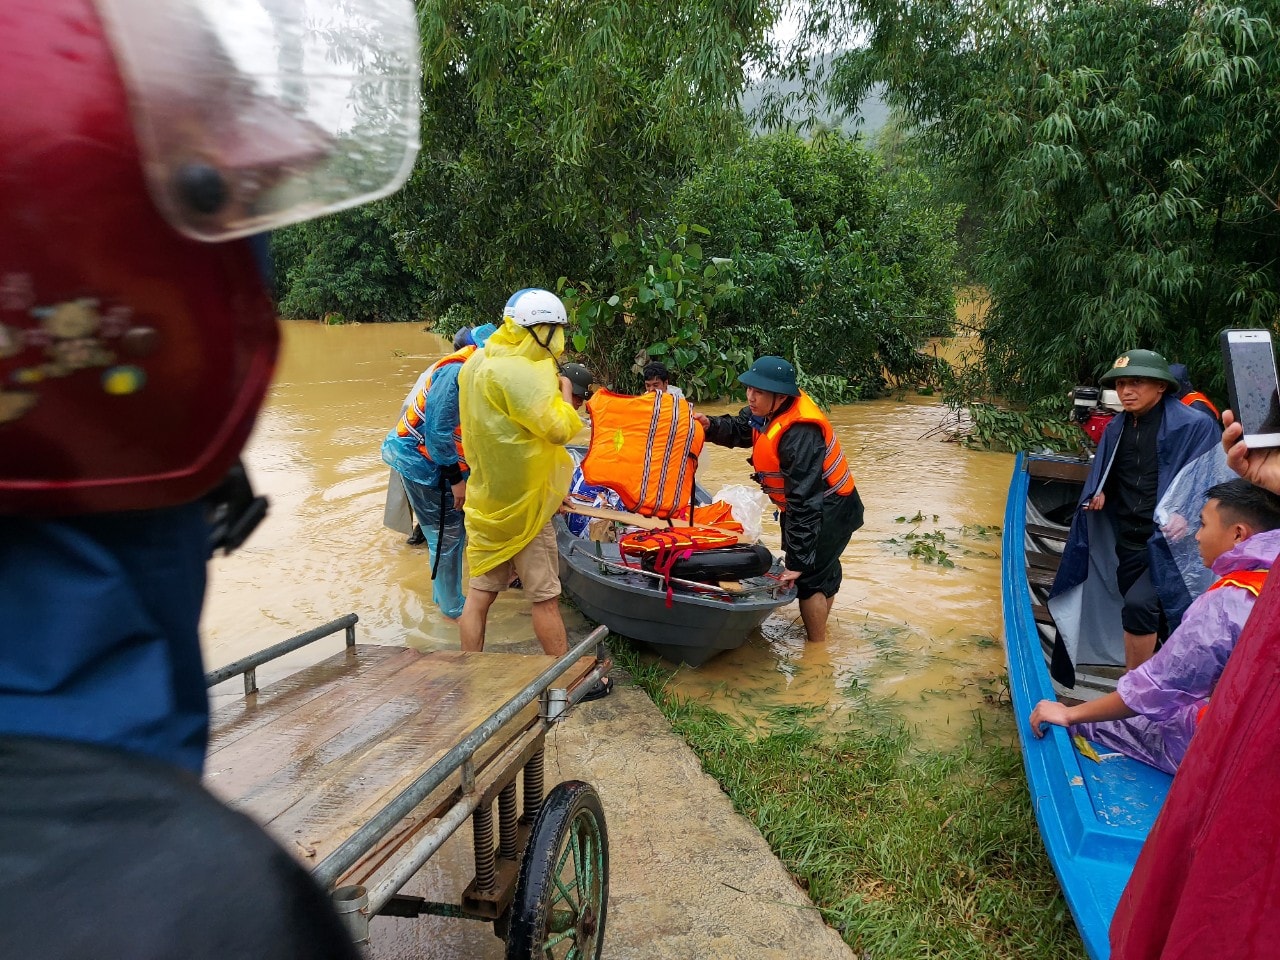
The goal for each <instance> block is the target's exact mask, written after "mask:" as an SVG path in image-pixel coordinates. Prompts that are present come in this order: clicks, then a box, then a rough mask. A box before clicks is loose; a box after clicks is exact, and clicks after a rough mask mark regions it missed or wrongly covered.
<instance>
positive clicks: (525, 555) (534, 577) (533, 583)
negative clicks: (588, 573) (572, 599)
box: [470, 520, 560, 603]
mask: <svg viewBox="0 0 1280 960" xmlns="http://www.w3.org/2000/svg"><path fill="white" fill-rule="evenodd" d="M513 573H514V574H515V575H516V576H518V577H519V578H520V582H521V583H522V584H523V585H524V595H525V596H526V597H528V598H529V600H530V601H531V602H533V603H541V602H542V601H543V600H552V599H554V598H556V597H558V596H560V552H559V551H558V550H557V549H556V532H555V530H554V529H553V528H552V526H551V521H549V520H548V521H547V524H546V526H544V527H543V528H542V529H541V530H539V531H538V533H537V535H536V536H535V537H534V538H533V539H532V540H530V541H529V542H528V543H527V544H525V547H524V549H523V550H521V551H520V552H519V553H517V554H516V555H515V556H514V557H512V558H511V559H510V560H507V561H505V562H503V563H500V564H498V565H497V566H496V567H494V568H493V569H492V570H490V571H489V572H488V573H485V574H483V575H482V576H479V577H472V578H471V582H470V587H471V589H472V590H484V591H485V592H486V593H501V592H502V591H503V590H505V589H507V587H508V586H510V584H511V577H512V574H513Z"/></svg>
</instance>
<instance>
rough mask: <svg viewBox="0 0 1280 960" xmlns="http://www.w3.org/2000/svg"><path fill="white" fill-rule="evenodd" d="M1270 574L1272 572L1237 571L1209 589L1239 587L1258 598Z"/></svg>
mask: <svg viewBox="0 0 1280 960" xmlns="http://www.w3.org/2000/svg"><path fill="white" fill-rule="evenodd" d="M1270 572H1271V571H1270V570H1237V571H1236V572H1235V573H1228V574H1227V575H1226V576H1225V577H1223V578H1222V579H1221V580H1219V581H1218V582H1217V583H1215V584H1214V585H1213V586H1212V587H1210V588H1209V589H1210V590H1217V589H1218V588H1219V587H1239V588H1240V589H1241V590H1248V591H1249V592H1250V593H1252V594H1253V595H1254V596H1255V597H1257V596H1259V595H1260V594H1261V593H1262V585H1263V584H1264V583H1265V582H1266V580H1267V574H1268V573H1270ZM1206 592H1207V591H1206Z"/></svg>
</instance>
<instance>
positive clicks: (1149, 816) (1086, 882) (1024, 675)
mask: <svg viewBox="0 0 1280 960" xmlns="http://www.w3.org/2000/svg"><path fill="white" fill-rule="evenodd" d="M1028 460H1029V458H1028V457H1026V455H1024V454H1019V456H1018V460H1017V463H1016V465H1015V466H1014V471H1013V478H1012V480H1011V481H1010V484H1009V498H1008V502H1007V504H1006V507H1005V525H1004V532H1003V543H1002V558H1001V595H1002V601H1003V609H1004V631H1005V654H1006V657H1007V660H1008V667H1009V691H1010V696H1011V699H1012V701H1013V713H1014V717H1015V719H1016V722H1017V729H1018V738H1019V740H1020V741H1021V743H1022V762H1023V767H1024V769H1025V770H1026V775H1027V785H1028V788H1029V789H1030V792H1031V803H1032V807H1033V809H1034V811H1035V817H1036V822H1037V824H1038V825H1039V828H1040V836H1041V838H1042V840H1043V841H1044V846H1045V850H1046V851H1047V852H1048V854H1049V859H1050V861H1051V862H1052V864H1053V869H1054V871H1055V873H1056V874H1057V876H1058V881H1059V883H1060V884H1061V886H1062V892H1063V894H1064V896H1065V897H1066V901H1067V905H1068V906H1069V907H1070V909H1071V914H1072V916H1073V917H1074V919H1075V922H1076V927H1077V929H1079V931H1080V936H1081V939H1082V940H1083V941H1084V945H1085V949H1086V951H1087V952H1088V954H1089V956H1090V958H1092V960H1106V958H1108V957H1110V955H1111V948H1110V942H1109V939H1108V932H1109V928H1110V925H1111V917H1112V914H1114V912H1115V908H1116V904H1117V903H1118V902H1119V899H1120V894H1121V892H1122V891H1123V890H1124V885H1125V883H1127V882H1128V879H1129V874H1130V873H1131V872H1132V870H1133V864H1134V862H1135V860H1136V859H1137V856H1138V852H1139V850H1141V848H1142V843H1143V841H1144V840H1145V839H1146V836H1147V832H1148V831H1149V830H1150V828H1151V824H1152V823H1153V822H1154V821H1155V818H1156V814H1158V813H1159V811H1160V807H1161V805H1162V804H1163V803H1164V798H1165V795H1166V794H1167V793H1168V790H1169V784H1170V782H1171V780H1172V778H1171V777H1170V776H1169V775H1168V774H1165V773H1162V772H1160V771H1159V770H1156V769H1154V768H1152V767H1148V766H1146V765H1145V764H1142V763H1139V762H1138V761H1136V760H1130V759H1129V758H1127V757H1121V756H1118V755H1115V754H1106V751H1105V749H1099V751H1098V752H1099V753H1101V754H1104V760H1103V761H1102V762H1096V761H1093V760H1089V759H1087V758H1085V757H1083V756H1081V754H1080V753H1079V752H1078V751H1077V750H1076V748H1075V745H1074V744H1073V743H1072V741H1071V738H1070V736H1069V735H1068V732H1067V730H1066V729H1064V728H1062V727H1057V726H1051V727H1049V728H1048V730H1047V731H1046V733H1045V736H1044V737H1043V738H1040V737H1035V736H1033V735H1032V733H1031V728H1030V726H1029V725H1028V723H1027V718H1028V717H1029V716H1030V715H1031V711H1032V709H1033V708H1034V707H1035V705H1036V704H1037V703H1038V702H1039V701H1041V700H1051V699H1053V698H1054V688H1053V684H1052V682H1051V681H1050V678H1049V670H1048V666H1047V664H1046V662H1045V655H1044V647H1043V644H1042V642H1041V636H1040V631H1039V629H1038V625H1037V623H1036V616H1035V614H1034V613H1033V600H1032V593H1031V590H1030V587H1029V583H1028V571H1029V569H1030V568H1029V567H1028V564H1027V537H1028V529H1027V527H1028V522H1027V502H1028V493H1029V488H1030V484H1031V476H1030V474H1029V472H1028V469H1027V467H1028Z"/></svg>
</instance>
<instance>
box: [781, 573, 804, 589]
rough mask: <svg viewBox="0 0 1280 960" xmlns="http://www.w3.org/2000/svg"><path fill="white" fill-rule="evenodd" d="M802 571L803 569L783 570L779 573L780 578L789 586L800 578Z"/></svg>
mask: <svg viewBox="0 0 1280 960" xmlns="http://www.w3.org/2000/svg"><path fill="white" fill-rule="evenodd" d="M800 572H801V571H799V570H783V571H782V573H780V574H779V575H778V580H779V581H780V582H781V583H784V584H786V585H787V586H791V584H793V583H795V582H796V581H797V580H799V579H800Z"/></svg>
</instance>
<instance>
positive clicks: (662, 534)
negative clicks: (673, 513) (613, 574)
mask: <svg viewBox="0 0 1280 960" xmlns="http://www.w3.org/2000/svg"><path fill="white" fill-rule="evenodd" d="M737 543H738V538H737V537H736V536H734V535H733V534H732V533H728V532H726V533H721V532H719V531H716V530H705V529H700V528H698V527H667V528H666V529H665V530H637V531H636V532H634V533H628V534H627V535H626V536H625V537H623V538H622V539H620V540H619V541H618V551H619V552H620V553H621V554H622V559H623V562H624V563H625V562H626V558H627V557H650V558H652V560H653V564H652V566H653V572H654V573H658V574H661V575H662V577H663V578H664V583H665V585H666V588H667V606H668V607H670V606H671V605H672V598H673V596H674V593H675V591H674V587H673V585H672V583H671V568H672V567H674V566H675V565H676V563H677V562H678V561H680V560H683V559H685V558H686V557H688V556H690V555H691V554H693V553H694V552H695V551H698V550H715V549H717V548H719V547H732V546H736V545H737Z"/></svg>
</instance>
